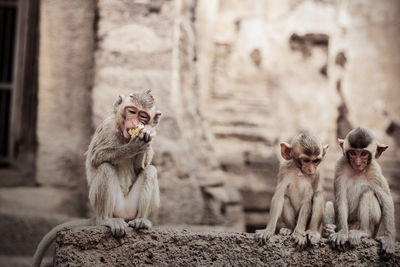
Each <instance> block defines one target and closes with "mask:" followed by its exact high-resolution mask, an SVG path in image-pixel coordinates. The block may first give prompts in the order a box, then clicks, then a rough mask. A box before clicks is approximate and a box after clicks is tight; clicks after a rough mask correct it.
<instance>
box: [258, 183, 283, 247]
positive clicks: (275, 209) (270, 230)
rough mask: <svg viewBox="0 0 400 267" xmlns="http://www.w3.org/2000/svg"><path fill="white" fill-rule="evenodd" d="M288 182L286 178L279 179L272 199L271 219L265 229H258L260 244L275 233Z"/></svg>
mask: <svg viewBox="0 0 400 267" xmlns="http://www.w3.org/2000/svg"><path fill="white" fill-rule="evenodd" d="M287 185H288V183H287V182H286V181H285V180H281V179H279V180H278V185H277V187H276V190H275V193H274V195H273V197H272V200H271V210H270V219H269V221H268V224H267V227H266V228H265V230H257V231H256V234H255V239H256V240H257V242H258V243H259V244H264V243H266V241H267V240H268V239H269V238H270V237H271V236H272V235H273V234H274V233H275V228H276V223H277V221H278V219H279V217H280V216H281V214H282V209H283V202H284V201H285V191H286V188H287Z"/></svg>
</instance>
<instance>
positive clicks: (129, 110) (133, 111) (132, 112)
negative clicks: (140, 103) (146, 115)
mask: <svg viewBox="0 0 400 267" xmlns="http://www.w3.org/2000/svg"><path fill="white" fill-rule="evenodd" d="M128 112H129V113H130V114H136V110H134V109H131V108H129V109H128Z"/></svg>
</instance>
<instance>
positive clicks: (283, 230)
mask: <svg viewBox="0 0 400 267" xmlns="http://www.w3.org/2000/svg"><path fill="white" fill-rule="evenodd" d="M291 233H292V230H290V229H289V228H281V229H280V230H279V234H280V235H290V234H291Z"/></svg>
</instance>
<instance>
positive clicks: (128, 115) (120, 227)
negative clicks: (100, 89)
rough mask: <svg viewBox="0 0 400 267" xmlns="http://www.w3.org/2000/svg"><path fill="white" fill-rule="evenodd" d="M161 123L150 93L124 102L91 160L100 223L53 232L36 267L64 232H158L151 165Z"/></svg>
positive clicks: (101, 132) (95, 141) (92, 197)
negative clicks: (94, 227)
mask: <svg viewBox="0 0 400 267" xmlns="http://www.w3.org/2000/svg"><path fill="white" fill-rule="evenodd" d="M160 118H161V112H159V111H157V110H156V107H155V103H154V98H153V96H152V94H151V91H150V90H147V91H144V92H142V93H140V94H131V95H129V96H125V95H120V96H118V98H117V100H116V101H115V103H114V110H113V112H112V114H110V115H109V116H108V117H107V118H106V119H105V120H104V121H103V122H102V123H101V124H100V126H99V127H98V128H97V129H96V132H95V134H94V136H93V138H92V140H91V142H90V145H89V149H88V151H87V154H86V175H87V181H88V186H89V201H90V204H91V205H92V207H93V209H94V212H95V215H96V217H95V218H94V219H83V220H77V221H72V222H67V223H65V224H61V225H59V226H57V227H55V228H54V229H52V230H51V231H50V232H49V233H48V234H46V235H45V236H44V237H43V239H42V240H41V241H40V243H39V245H38V247H37V249H36V252H35V255H34V259H33V266H35V267H39V266H40V263H41V260H42V258H43V255H44V253H45V251H46V250H47V248H48V247H49V246H50V244H51V243H52V242H53V240H54V239H55V236H56V233H57V232H58V231H60V230H62V229H64V228H67V227H73V226H87V225H103V226H108V227H109V228H110V230H111V232H112V234H113V235H115V236H122V235H124V234H125V231H126V229H127V228H128V227H129V226H130V227H133V228H136V229H140V228H150V227H151V226H152V224H151V222H150V221H149V220H148V216H149V214H150V212H151V210H152V209H153V208H157V207H158V206H159V204H160V198H159V188H158V180H157V169H156V168H155V167H154V166H153V165H151V161H152V158H153V149H152V147H151V140H152V139H153V138H154V136H155V135H156V131H155V127H156V126H157V125H158V123H159V121H160ZM139 127H141V128H143V129H142V130H141V131H140V129H139ZM135 130H136V132H137V133H136V134H137V135H136V136H135V134H134V133H133V132H135Z"/></svg>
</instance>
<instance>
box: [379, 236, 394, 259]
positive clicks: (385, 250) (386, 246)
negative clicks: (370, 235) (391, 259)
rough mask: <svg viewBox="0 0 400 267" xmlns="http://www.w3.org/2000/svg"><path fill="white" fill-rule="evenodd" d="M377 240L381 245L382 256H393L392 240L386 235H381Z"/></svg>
mask: <svg viewBox="0 0 400 267" xmlns="http://www.w3.org/2000/svg"><path fill="white" fill-rule="evenodd" d="M377 240H378V241H379V242H381V244H382V255H384V256H391V255H393V254H394V250H395V241H394V238H392V237H391V236H388V235H383V236H380V237H378V238H377Z"/></svg>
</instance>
